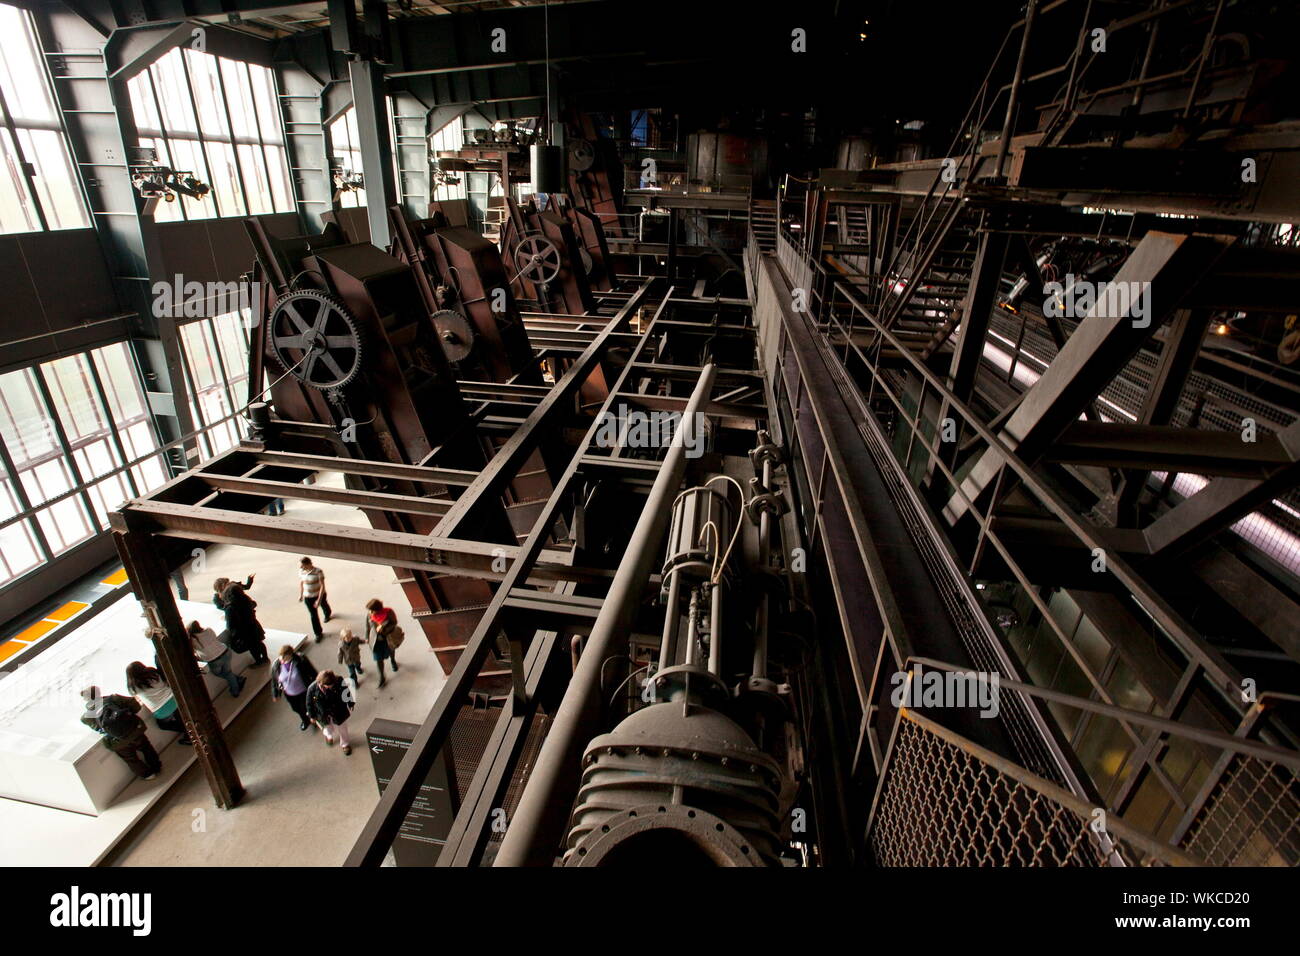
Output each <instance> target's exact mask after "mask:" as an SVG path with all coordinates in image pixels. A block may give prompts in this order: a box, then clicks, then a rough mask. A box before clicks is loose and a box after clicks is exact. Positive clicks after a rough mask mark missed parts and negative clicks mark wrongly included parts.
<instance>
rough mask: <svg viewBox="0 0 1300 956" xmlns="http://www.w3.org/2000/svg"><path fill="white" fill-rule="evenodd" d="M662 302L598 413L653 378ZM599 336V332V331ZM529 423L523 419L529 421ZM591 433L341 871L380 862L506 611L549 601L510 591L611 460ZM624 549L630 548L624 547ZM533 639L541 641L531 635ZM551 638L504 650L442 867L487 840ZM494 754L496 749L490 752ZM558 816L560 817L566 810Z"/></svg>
mask: <svg viewBox="0 0 1300 956" xmlns="http://www.w3.org/2000/svg"><path fill="white" fill-rule="evenodd" d="M645 291H646V287H645V286H643V287H642V290H641V294H639V295H635V296H633V298H632V299H631V300H629V305H631V304H632V303H633V302H636V301H640V300H641V299H642V298H643V294H644V293H645ZM666 305H667V298H666V297H665V298H664V299H662V300H660V301H659V303H658V308H657V309H656V313H655V316H654V318H652V319H651V320H650V322H649V323H648V324H647V325H646V327H645V329H644V331H643V333H642V335H641V337H640V342H639V344H638V346H637V348H636V350H635V351H634V352H633V355H632V357H631V359H630V361H629V362H628V363H627V365H625V366H624V368H623V370H622V372H621V374H620V376H619V379H618V381H617V383H616V385H615V387H614V388H612V389H611V390H610V392H609V395H608V397H607V398H606V400H605V402H604V404H603V407H602V412H604V411H607V410H608V409H609V408H610V407H611V406H613V405H614V404H615V403H616V402H618V401H622V400H625V399H632V400H635V399H636V398H638V397H640V396H637V395H636V394H625V393H624V392H623V391H622V389H623V385H624V383H625V382H627V381H628V380H629V378H630V377H631V376H633V375H646V374H653V373H656V372H661V371H662V369H661V368H660V367H657V366H655V365H654V364H653V363H642V362H639V361H638V359H639V357H640V355H641V353H642V352H643V351H644V350H645V348H646V346H647V344H648V343H650V342H651V341H652V340H653V338H654V337H655V335H656V334H657V323H658V321H659V316H660V315H661V314H662V312H663V310H664V308H665V307H666ZM625 309H626V307H625ZM608 331H609V329H608V328H607V332H606V334H607V333H608ZM603 337H604V336H603V335H602V338H603ZM597 345H598V343H597V342H593V343H592V346H591V347H590V349H595V348H596V347H597ZM590 349H589V350H590ZM697 371H698V370H697ZM583 378H585V376H584V375H583V374H582V369H581V368H580V367H579V366H576V365H575V367H574V368H572V369H570V371H569V373H568V374H566V376H565V378H564V379H562V380H561V381H560V382H557V383H556V386H555V389H554V392H558V393H561V394H572V392H573V391H574V390H576V388H577V387H578V385H579V384H580V383H581V381H582V380H583ZM540 411H541V410H540V409H539V412H540ZM536 414H537V413H535V415H536ZM531 418H532V416H530V419H531ZM540 420H541V417H538V419H537V422H540ZM535 424H536V422H535ZM594 435H595V430H594V429H591V430H589V431H588V433H587V435H586V436H585V438H584V439H583V442H582V444H581V445H580V446H579V448H578V449H577V451H576V452H575V453H574V454H573V456H572V458H571V459H570V461H569V464H568V467H567V468H566V469H565V472H564V474H563V475H562V476H561V477H560V478H559V480H557V481H556V483H555V490H554V491H553V492H552V494H551V496H550V498H549V499H548V500H547V502H546V504H545V506H544V507H543V509H542V511H541V513H540V514H539V515H538V517H537V519H536V521H535V523H534V525H533V528H532V531H531V533H530V534H529V536H528V538H527V540H526V541H525V542H524V544H523V545H522V546H521V547H520V549H519V554H518V557H517V558H516V560H515V561H513V562H512V563H511V565H510V567H509V569H508V570H507V571H506V574H505V577H504V579H503V581H502V584H501V586H500V587H499V588H498V589H497V591H496V593H495V594H494V596H493V599H492V601H491V603H490V604H489V605H488V607H487V608H486V609H485V611H484V613H483V616H482V618H481V619H480V621H479V624H478V626H477V627H476V628H475V630H474V633H473V635H472V636H471V637H470V639H469V640H468V641H467V643H466V647H465V650H464V651H463V652H462V654H461V656H460V659H459V660H458V661H457V663H456V667H455V669H454V670H453V672H452V673H451V674H450V675H449V676H448V678H447V682H446V683H445V684H444V685H443V689H442V692H441V693H440V694H439V696H438V700H437V702H436V703H435V704H434V706H433V708H432V710H431V711H430V712H429V715H428V717H426V718H425V721H424V723H423V724H422V725H421V728H420V730H419V731H418V732H417V733H416V735H415V738H414V739H413V740H412V742H411V745H410V747H409V749H408V750H407V754H406V756H405V757H404V758H403V760H402V763H401V764H400V765H399V767H398V768H397V770H396V771H395V772H394V774H393V777H392V779H391V781H390V783H389V785H388V787H387V789H386V790H385V791H384V795H383V796H382V797H381V799H380V802H379V805H378V806H377V807H376V808H375V810H374V812H373V813H372V814H371V817H370V820H369V821H368V822H367V823H366V826H365V827H364V828H363V830H362V832H361V835H360V836H359V837H358V839H357V842H356V844H355V846H354V847H353V849H352V852H351V853H350V854H349V856H348V859H347V861H346V864H345V865H348V866H367V867H368V866H379V865H381V864H382V862H383V860H384V857H385V855H386V853H387V852H388V848H389V846H390V845H391V844H392V841H393V840H394V839H395V838H396V835H397V833H398V831H399V830H400V828H401V825H402V821H403V820H404V819H405V816H406V814H407V812H408V811H409V809H410V807H411V805H412V803H413V802H414V800H415V797H416V795H417V794H418V792H419V788H420V786H421V785H422V783H423V781H424V779H425V777H426V776H427V774H428V772H429V769H430V767H432V765H433V762H434V761H435V760H436V759H437V755H438V753H439V752H440V751H441V749H442V747H443V745H444V744H445V742H446V741H447V739H448V737H449V735H450V733H451V728H452V725H453V723H454V722H455V720H456V716H457V714H458V712H459V708H460V704H461V701H462V700H463V699H464V697H465V695H466V694H467V693H468V692H469V689H470V688H471V686H472V685H473V682H474V679H475V675H476V673H477V671H478V669H479V668H480V667H481V666H482V663H483V661H484V660H485V659H486V657H487V654H488V652H489V650H490V649H491V648H492V646H493V645H494V643H495V641H496V638H497V636H498V635H499V634H500V633H502V631H503V629H504V621H505V619H506V617H507V616H508V614H509V612H510V610H511V608H515V609H522V608H526V609H528V610H530V611H535V610H536V607H535V603H528V604H525V603H523V602H525V601H527V602H536V601H538V600H546V599H547V598H552V599H553V598H555V597H557V595H551V594H545V593H544V592H543V593H538V592H521V590H520V588H519V585H520V584H521V583H522V582H523V579H524V578H525V576H526V575H527V574H528V572H529V570H530V569H531V567H532V566H533V564H534V563H535V562H536V561H537V560H538V558H539V556H540V555H541V554H542V544H543V542H544V541H545V539H546V538H547V536H549V534H550V529H551V527H552V525H553V524H554V521H555V519H556V518H557V517H558V516H559V515H560V513H561V508H562V507H563V506H564V504H565V502H566V501H567V500H568V497H569V492H570V488H571V486H572V484H573V482H574V480H575V479H576V478H577V477H578V476H579V474H581V473H583V472H584V471H585V470H587V469H591V468H593V467H597V468H599V467H602V466H604V465H606V464H612V462H613V459H609V458H608V457H607V456H599V455H593V454H591V453H590V449H591V447H592V443H593V441H594ZM511 442H515V439H514V438H512V439H511ZM511 442H507V445H506V446H503V447H502V449H501V450H500V451H499V452H498V456H497V458H494V459H493V461H492V462H491V463H489V470H491V469H492V465H494V464H496V463H497V462H498V460H501V461H503V464H502V465H500V466H498V468H497V470H496V473H495V474H489V473H488V471H485V473H484V474H483V475H482V476H480V478H481V483H480V491H479V494H485V493H488V492H485V491H482V490H481V489H483V488H492V487H494V486H495V485H496V483H498V482H499V481H501V480H502V475H503V474H507V473H508V472H506V471H505V469H506V467H507V465H506V464H504V462H506V461H508V458H507V456H508V455H509V456H515V457H518V456H521V455H524V454H525V453H526V450H527V449H526V447H525V445H524V443H523V442H516V443H515V447H513V448H510V445H511ZM507 449H509V450H507ZM631 464H632V463H631V462H621V463H620V465H631ZM635 465H636V467H635V469H634V471H635V472H636V473H638V477H640V478H647V477H652V476H653V475H655V474H656V473H658V472H659V469H660V468H661V467H662V463H659V462H648V461H638V462H635ZM614 467H618V466H614ZM467 512H468V509H466V511H465V512H462V515H461V517H460V519H459V520H464V514H465V513H467ZM452 517H453V516H451V515H448V516H447V517H445V518H444V519H443V522H442V523H441V524H440V525H439V527H438V529H436V530H437V531H439V532H441V531H442V530H443V526H444V525H446V524H447V523H448V522H449V520H451V519H452ZM452 527H454V525H452ZM630 549H631V544H629V550H630ZM643 583H644V582H643ZM553 603H554V604H556V605H557V606H556V607H555V609H554V613H553V614H552V617H560V618H563V617H566V616H569V617H571V618H572V619H574V620H576V621H589V620H590V618H591V613H592V607H591V605H590V604H588V605H586V606H583V605H581V604H578V603H576V602H566V601H563V600H559V601H553ZM565 604H568V605H569V607H568V608H566V607H565V606H564V605H565ZM548 623H549V622H548ZM539 634H540V635H541V636H540V637H539V636H537V635H539ZM554 640H555V631H553V630H549V629H548V630H537V633H536V634H535V635H534V636H533V637H532V638H531V640H529V642H528V646H527V648H526V649H525V648H522V647H516V648H515V649H514V650H513V651H512V667H513V669H514V688H515V690H514V694H513V695H512V696H511V698H510V699H509V701H508V702H507V705H506V707H505V708H504V709H503V712H502V715H501V717H500V718H498V725H497V727H496V728H495V730H494V732H493V737H492V741H491V742H490V744H489V753H492V752H496V753H498V754H499V758H498V759H496V760H487V759H485V760H484V762H483V763H481V764H480V766H479V769H478V772H477V773H476V774H475V777H474V780H473V782H472V784H471V788H470V791H469V793H468V794H467V795H466V796H465V798H464V800H463V801H462V804H461V807H462V809H461V812H460V813H459V814H458V815H457V818H456V820H455V821H454V823H453V830H452V834H451V836H450V837H449V839H448V842H447V845H446V846H445V847H444V850H443V855H442V857H441V858H440V860H441V861H446V863H447V864H448V865H450V864H451V863H452V862H453V861H456V862H465V854H466V853H468V854H469V855H470V856H471V857H472V856H476V855H477V854H478V853H479V852H480V851H481V849H482V846H483V844H484V842H485V840H486V837H487V832H486V830H485V826H484V824H485V823H486V821H487V819H488V816H489V815H490V811H491V809H492V808H493V807H495V806H498V805H499V803H498V800H499V797H500V794H501V792H502V790H503V788H504V787H505V786H506V785H507V784H508V782H509V781H510V779H511V775H512V773H513V769H514V766H513V764H514V761H515V760H516V759H517V757H518V755H519V752H520V747H521V746H522V742H523V739H524V737H525V736H526V734H527V732H528V728H529V726H530V725H531V721H532V716H533V712H534V710H535V706H536V701H535V698H534V693H535V691H536V689H537V682H538V681H540V680H541V677H542V671H543V669H544V667H545V662H546V661H547V660H548V659H549V656H550V650H551V649H552V648H553V645H554ZM521 652H522V653H524V654H526V655H527V656H526V658H525V659H524V660H523V661H522V662H519V661H518V660H517V657H518V656H519V655H520V653H521ZM494 747H496V748H501V749H497V750H495V751H494V749H493V748H494ZM564 809H565V812H567V805H566V806H565V808H564Z"/></svg>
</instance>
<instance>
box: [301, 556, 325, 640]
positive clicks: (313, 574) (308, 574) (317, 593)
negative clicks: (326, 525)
mask: <svg viewBox="0 0 1300 956" xmlns="http://www.w3.org/2000/svg"><path fill="white" fill-rule="evenodd" d="M298 564H299V567H298V600H299V601H301V602H302V603H303V604H305V605H307V616H308V617H310V618H311V629H312V633H313V634H315V635H316V643H317V644H319V643H320V642H321V641H322V640H324V639H325V632H324V630H322V629H321V626H320V614H319V613H317V612H318V609H319V610H320V611H324V612H325V623H327V624H328V623H329V619H330V618H332V617H333V616H334V612H333V611H331V610H330V602H329V598H328V597H327V596H326V595H325V572H324V571H322V570H321V569H320V568H318V567H316V565H314V564H312V561H311V558H303V559H302V560H301V561H300V562H299V563H298Z"/></svg>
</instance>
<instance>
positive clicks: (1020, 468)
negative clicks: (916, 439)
mask: <svg viewBox="0 0 1300 956" xmlns="http://www.w3.org/2000/svg"><path fill="white" fill-rule="evenodd" d="M834 288H835V290H836V292H837V294H842V295H843V296H844V298H845V300H846V301H847V302H849V304H850V305H852V306H853V307H854V309H855V311H857V312H859V313H861V315H862V316H863V317H864V318H865V319H866V321H867V322H868V323H869V324H870V325H872V326H874V327H875V328H876V330H877V331H878V333H879V336H880V340H881V341H883V342H887V343H888V344H889V345H890V346H891V347H892V348H894V349H895V350H897V351H898V353H899V354H900V355H901V357H902V358H903V359H904V360H905V361H906V362H907V363H908V364H909V365H911V366H912V368H913V370H914V371H915V372H916V373H917V374H918V375H920V376H921V377H922V379H923V380H924V381H925V383H926V385H927V386H928V387H932V388H934V389H935V391H936V393H937V394H939V395H943V396H945V401H946V404H947V407H948V408H950V409H953V410H955V411H956V413H957V414H959V415H961V417H962V418H963V419H965V421H966V423H967V424H968V425H969V426H970V427H971V428H972V430H974V431H975V432H976V434H978V435H979V437H980V438H981V439H983V440H984V442H985V444H986V445H988V447H989V448H990V449H991V450H994V451H995V452H996V453H997V454H998V456H999V457H1000V458H1001V459H1002V464H1003V465H1004V466H1005V467H1007V468H1010V469H1011V471H1012V472H1014V473H1015V475H1016V477H1017V478H1018V479H1019V480H1020V481H1021V483H1022V484H1023V485H1024V487H1025V488H1027V489H1029V490H1030V491H1031V492H1032V493H1033V494H1034V495H1035V497H1037V498H1038V499H1039V501H1041V502H1042V503H1043V504H1044V505H1045V506H1046V507H1047V508H1048V510H1049V511H1051V512H1052V513H1053V514H1054V515H1055V516H1056V517H1057V518H1058V519H1060V521H1061V522H1062V523H1063V524H1064V525H1065V526H1066V528H1067V529H1068V530H1069V531H1070V532H1071V533H1072V534H1073V535H1074V536H1075V537H1076V538H1077V539H1079V540H1080V541H1081V542H1083V543H1084V544H1085V545H1086V546H1087V547H1088V548H1090V549H1092V550H1100V551H1101V552H1102V553H1104V554H1106V558H1107V560H1106V567H1107V570H1108V571H1109V572H1110V573H1111V574H1113V575H1114V576H1115V578H1116V579H1117V580H1118V581H1119V582H1120V583H1121V584H1123V585H1124V586H1125V588H1126V589H1127V590H1128V591H1129V593H1130V594H1132V596H1133V598H1134V600H1136V601H1137V602H1138V605H1139V606H1140V607H1141V608H1142V609H1143V611H1144V612H1145V613H1146V614H1148V615H1149V616H1150V617H1151V619H1152V620H1153V621H1154V622H1155V623H1156V624H1157V625H1159V626H1160V627H1161V628H1162V629H1163V630H1164V631H1165V632H1166V633H1167V634H1169V635H1170V636H1171V637H1173V638H1174V639H1175V641H1177V642H1178V643H1179V645H1180V646H1182V647H1183V649H1184V650H1185V651H1186V652H1187V653H1189V654H1190V655H1191V656H1192V657H1193V658H1195V659H1196V660H1198V661H1199V662H1200V663H1201V665H1202V666H1203V667H1205V668H1206V670H1207V673H1209V674H1210V675H1212V676H1213V677H1214V678H1215V685H1216V687H1217V688H1218V689H1219V690H1220V692H1221V693H1222V692H1224V688H1225V687H1229V686H1236V684H1237V681H1236V675H1235V674H1234V673H1232V672H1231V671H1229V670H1228V668H1227V665H1226V664H1225V663H1224V662H1223V661H1222V660H1221V659H1219V658H1217V656H1211V654H1210V652H1209V650H1208V649H1207V648H1206V647H1205V646H1203V644H1202V642H1201V641H1200V639H1199V638H1198V637H1196V636H1195V635H1194V632H1193V631H1192V630H1191V628H1190V627H1189V626H1188V625H1187V624H1186V622H1184V621H1183V619H1182V615H1180V614H1179V613H1178V612H1177V611H1176V610H1175V609H1174V608H1173V607H1172V606H1170V605H1169V604H1168V603H1167V602H1166V601H1165V600H1164V599H1163V598H1161V597H1159V596H1158V595H1156V594H1154V593H1153V592H1152V591H1151V590H1150V588H1148V587H1147V585H1146V582H1145V581H1144V580H1143V579H1142V578H1141V577H1140V576H1139V575H1138V574H1137V573H1136V572H1135V571H1134V570H1133V569H1132V568H1131V567H1130V566H1129V564H1128V562H1126V561H1125V560H1124V559H1123V557H1122V556H1121V555H1119V554H1113V553H1111V552H1110V551H1108V550H1107V549H1106V548H1104V547H1103V545H1102V543H1101V541H1100V540H1099V539H1098V538H1097V537H1096V535H1095V534H1093V532H1092V531H1091V530H1090V529H1089V527H1088V526H1087V525H1086V524H1085V523H1084V522H1083V521H1082V519H1080V518H1079V516H1078V515H1076V514H1075V513H1074V511H1073V509H1072V508H1070V506H1069V505H1068V504H1067V503H1066V501H1065V499H1064V498H1063V497H1062V496H1061V495H1059V494H1058V493H1057V492H1056V491H1054V490H1053V489H1051V488H1050V487H1048V486H1047V485H1046V484H1045V483H1044V482H1043V480H1042V479H1041V478H1040V476H1039V475H1037V474H1036V473H1035V472H1034V471H1033V469H1031V468H1030V467H1029V466H1028V465H1027V464H1025V462H1023V461H1022V460H1021V459H1020V458H1019V457H1018V456H1017V455H1016V453H1015V451H1014V450H1012V449H1011V448H1010V447H1009V446H1008V445H1007V444H1006V443H1005V442H1004V441H1003V440H1002V438H1001V437H1000V436H999V435H997V434H996V433H994V432H993V431H992V430H991V429H989V428H988V427H987V426H986V425H985V424H984V423H983V422H982V421H980V419H979V416H978V415H976V414H975V412H974V411H973V410H972V409H970V408H969V407H968V406H967V404H966V403H965V402H963V401H962V400H960V399H959V398H957V397H956V396H954V395H952V394H951V392H950V390H949V389H948V387H947V385H946V383H944V382H943V381H942V380H941V379H940V378H939V377H938V376H937V375H935V374H934V373H933V372H932V371H930V369H929V368H928V367H927V366H926V365H925V364H924V363H923V362H921V361H920V359H918V358H917V356H916V355H914V354H913V353H912V351H911V350H910V349H908V348H907V347H906V346H905V345H903V343H902V342H901V341H900V340H899V339H898V338H897V337H896V336H894V335H893V334H892V333H891V332H890V331H889V330H888V329H887V328H885V327H884V326H883V325H882V324H881V323H880V321H879V320H878V319H877V318H875V317H874V316H872V315H871V314H870V312H869V311H868V310H867V309H866V307H865V306H863V305H862V304H861V303H860V302H858V301H857V299H856V298H854V296H853V295H852V294H851V292H850V290H849V288H848V287H847V286H846V285H845V284H844V283H841V282H836V283H835V285H834ZM826 321H827V322H828V323H832V324H834V325H835V326H837V327H838V328H839V329H840V331H841V332H844V333H847V332H848V330H847V329H846V328H845V326H844V325H843V323H842V322H840V321H839V320H838V319H837V318H836V317H835V316H834V315H833V314H832V315H830V316H829V317H828V318H827V319H826ZM846 339H847V340H848V344H849V347H850V348H852V349H853V350H854V352H855V353H856V354H857V355H858V357H859V359H861V360H862V361H863V362H866V363H867V364H868V366H869V365H870V363H869V361H868V360H867V358H866V356H865V355H864V354H863V353H862V350H861V349H859V348H858V347H857V346H856V345H855V344H854V343H853V342H852V340H851V338H849V337H848V335H847V334H846ZM926 447H927V449H929V446H928V445H927V446H926ZM936 457H937V456H936ZM959 490H960V489H959ZM986 534H987V532H986Z"/></svg>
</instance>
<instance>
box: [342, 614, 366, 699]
mask: <svg viewBox="0 0 1300 956" xmlns="http://www.w3.org/2000/svg"><path fill="white" fill-rule="evenodd" d="M363 643H364V642H363V641H362V640H361V638H359V637H357V636H356V635H355V634H353V633H352V628H350V627H345V628H343V629H342V630H340V631H339V663H340V664H346V665H347V666H348V676H349V677H351V678H352V683H353V684H355V685H356V686H358V687H360V686H361V675H362V674H364V673H365V671H364V670H362V669H361V645H362V644H363Z"/></svg>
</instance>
